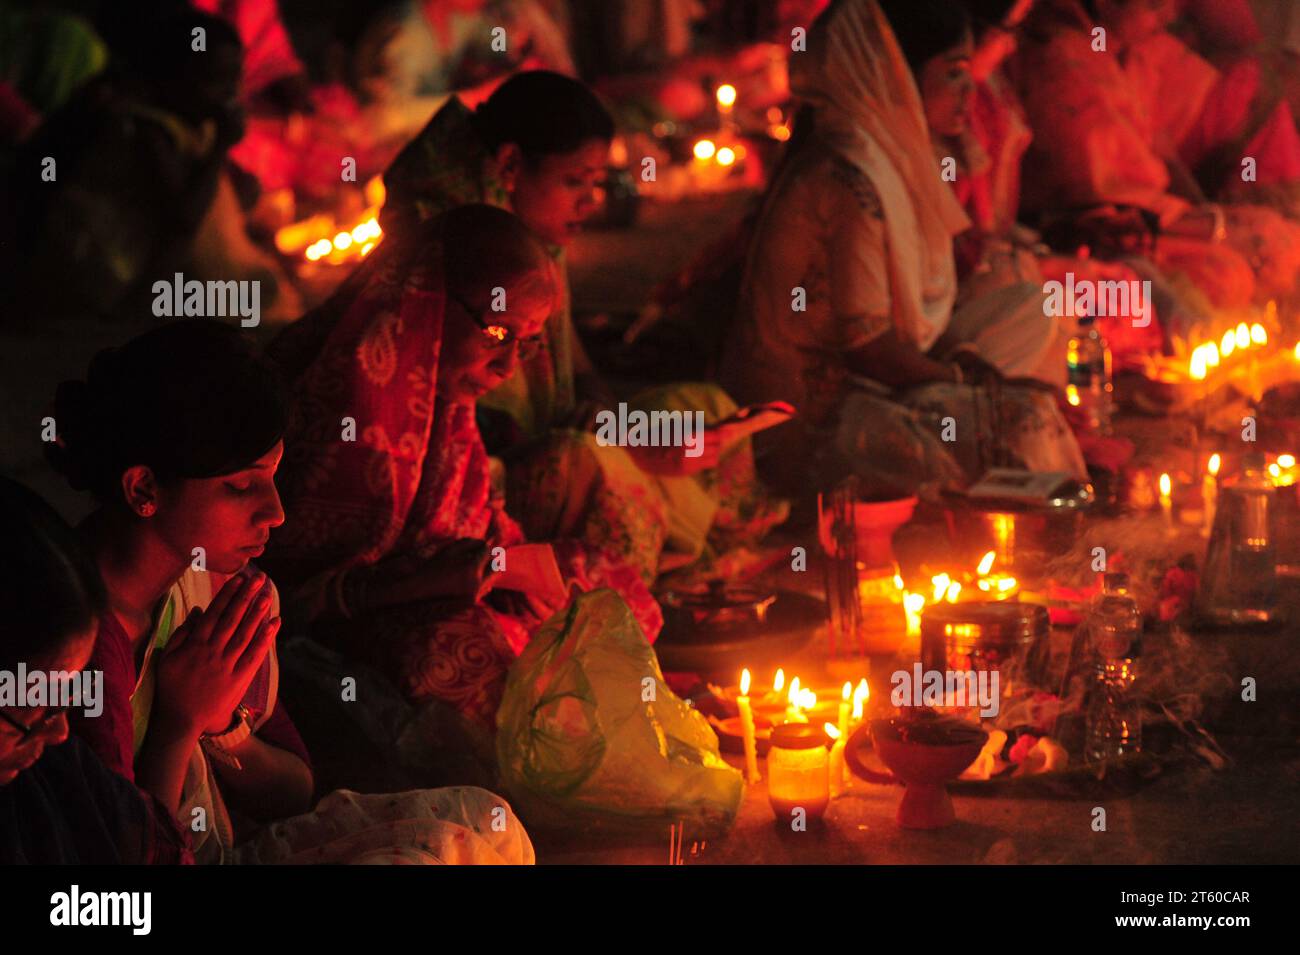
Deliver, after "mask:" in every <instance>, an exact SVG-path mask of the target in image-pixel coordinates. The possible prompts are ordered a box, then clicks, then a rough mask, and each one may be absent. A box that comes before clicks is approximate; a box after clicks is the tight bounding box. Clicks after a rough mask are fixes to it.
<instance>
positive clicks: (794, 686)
mask: <svg viewBox="0 0 1300 955" xmlns="http://www.w3.org/2000/svg"><path fill="white" fill-rule="evenodd" d="M786 699H787V701H788V702H787V704H786V708H785V721H786V722H787V723H807V722H808V717H806V716H804V715H803V714H802V713H800V712H799V707H800V706H802V705H803V700H804V696H803V690H801V689H800V688H799V678H798V677H795V678H794V679H793V680H791V681H790V692H789V693H788V694H787V695H786Z"/></svg>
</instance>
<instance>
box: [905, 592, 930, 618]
mask: <svg viewBox="0 0 1300 955" xmlns="http://www.w3.org/2000/svg"><path fill="white" fill-rule="evenodd" d="M903 607H904V608H905V609H906V610H907V612H908V613H920V612H921V610H922V608H924V607H925V594H915V593H912V592H911V591H908V592H907V593H905V594H904V595H903Z"/></svg>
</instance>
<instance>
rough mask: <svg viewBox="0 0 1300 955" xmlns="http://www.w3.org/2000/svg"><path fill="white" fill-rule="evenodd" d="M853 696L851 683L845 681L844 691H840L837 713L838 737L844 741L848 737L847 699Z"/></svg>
mask: <svg viewBox="0 0 1300 955" xmlns="http://www.w3.org/2000/svg"><path fill="white" fill-rule="evenodd" d="M852 695H853V683H852V682H851V681H845V683H844V689H843V690H841V691H840V711H839V730H840V736H843V737H844V738H845V739H848V737H849V697H850V696H852Z"/></svg>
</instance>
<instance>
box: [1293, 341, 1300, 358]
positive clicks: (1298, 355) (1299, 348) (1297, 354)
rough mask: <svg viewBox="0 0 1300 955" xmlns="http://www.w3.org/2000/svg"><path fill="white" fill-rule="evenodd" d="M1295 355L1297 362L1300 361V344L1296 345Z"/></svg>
mask: <svg viewBox="0 0 1300 955" xmlns="http://www.w3.org/2000/svg"><path fill="white" fill-rule="evenodd" d="M1294 354H1295V358H1296V361H1300V342H1296V343H1295V351H1294Z"/></svg>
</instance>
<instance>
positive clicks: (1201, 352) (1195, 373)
mask: <svg viewBox="0 0 1300 955" xmlns="http://www.w3.org/2000/svg"><path fill="white" fill-rule="evenodd" d="M1208 373H1209V365H1208V364H1207V362H1206V360H1205V349H1204V347H1201V348H1197V349H1196V350H1195V351H1193V352H1192V360H1191V361H1189V362H1188V363H1187V374H1188V376H1189V377H1190V378H1191V379H1192V380H1193V381H1204V380H1205V376H1206V375H1207V374H1208Z"/></svg>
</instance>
